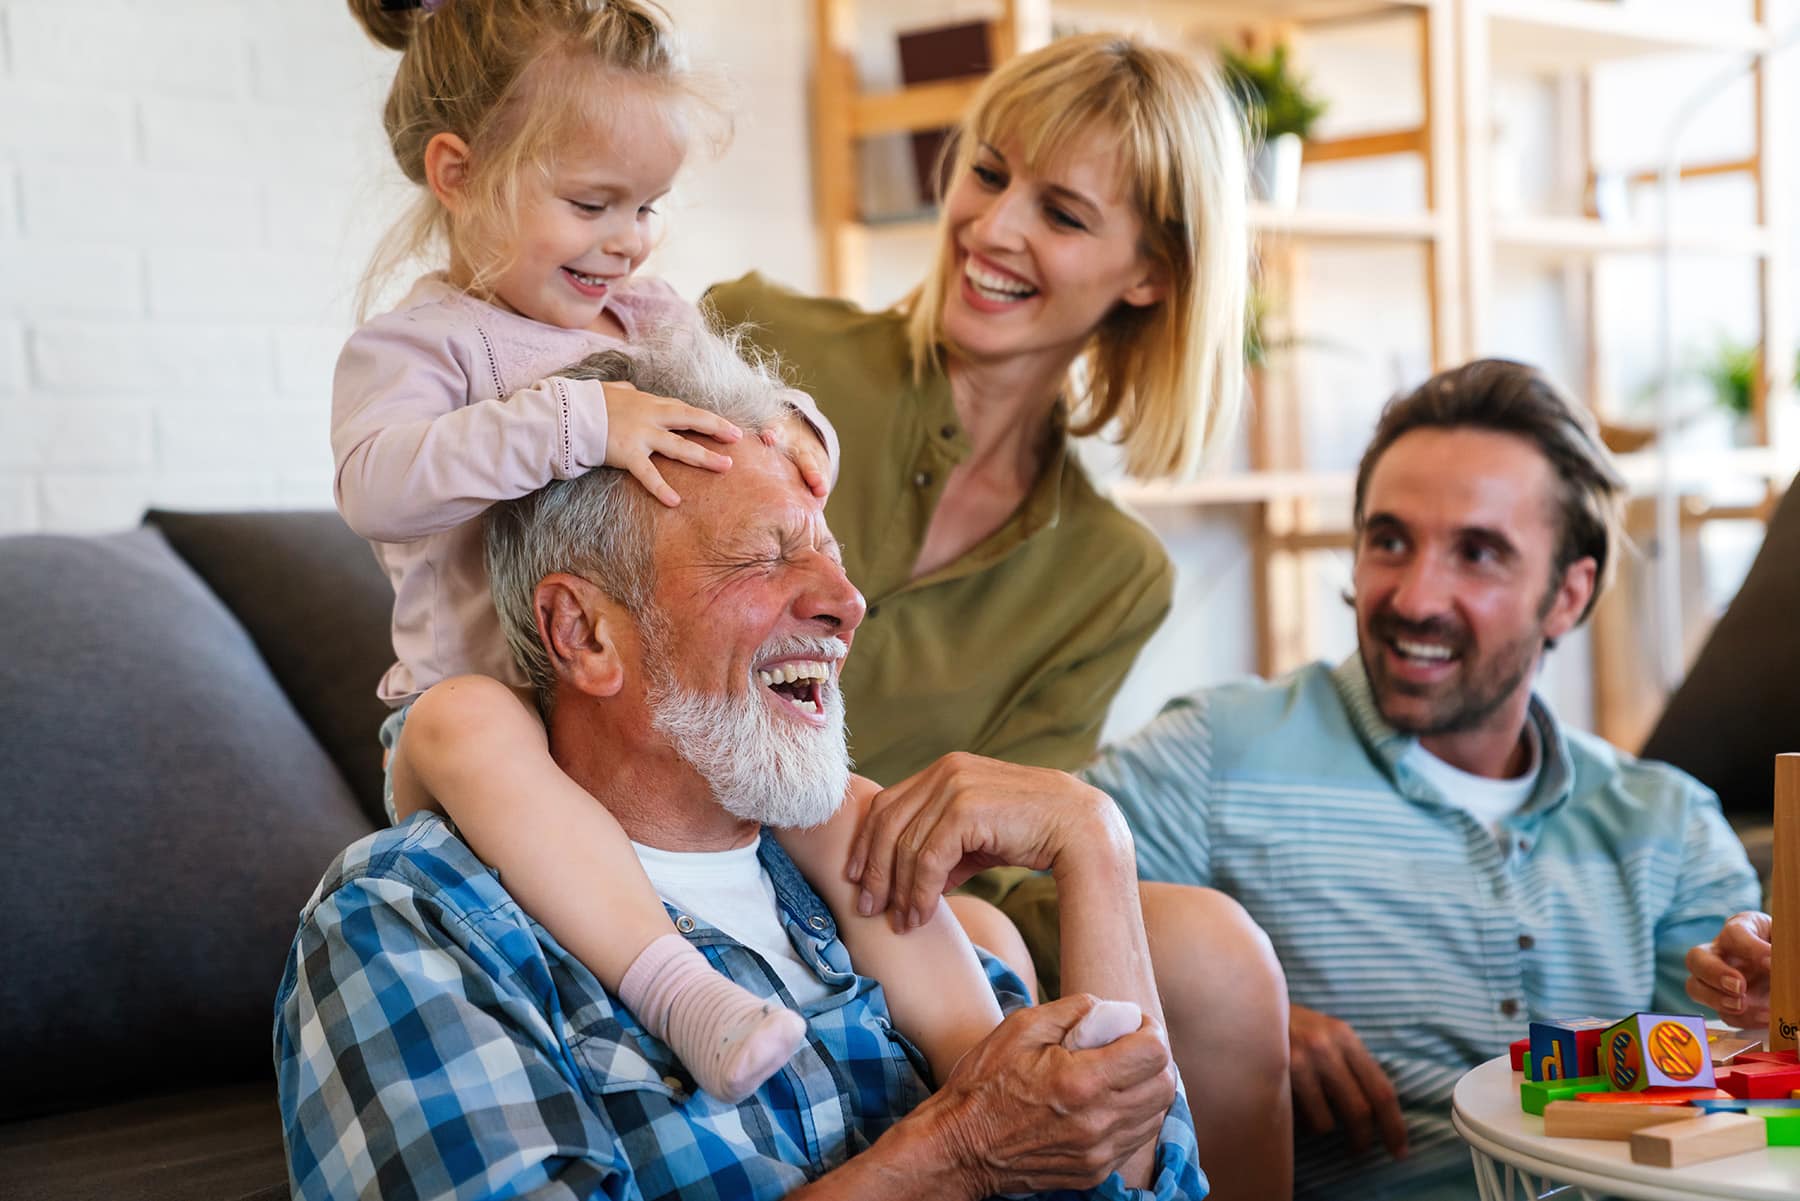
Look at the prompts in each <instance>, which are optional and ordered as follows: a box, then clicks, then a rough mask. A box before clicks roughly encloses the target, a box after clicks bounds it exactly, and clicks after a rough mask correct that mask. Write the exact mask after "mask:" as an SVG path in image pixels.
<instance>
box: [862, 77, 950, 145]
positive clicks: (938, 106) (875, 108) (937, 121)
mask: <svg viewBox="0 0 1800 1201" xmlns="http://www.w3.org/2000/svg"><path fill="white" fill-rule="evenodd" d="M981 84H982V80H981V78H979V77H977V78H974V79H947V80H944V81H942V82H940V83H916V84H913V85H912V86H911V87H906V88H901V89H899V90H898V91H892V92H864V93H862V94H861V95H859V96H857V97H856V99H855V101H854V102H853V104H852V107H851V112H850V133H851V136H853V137H859V138H866V137H871V136H873V135H875V134H883V133H910V132H912V131H914V130H920V129H942V128H943V127H944V126H946V125H955V124H956V123H957V122H958V121H960V120H962V115H963V113H964V112H965V111H967V109H968V107H969V104H970V102H971V101H973V100H974V99H975V93H976V91H977V90H979V89H980V87H981Z"/></svg>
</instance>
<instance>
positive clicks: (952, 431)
mask: <svg viewBox="0 0 1800 1201" xmlns="http://www.w3.org/2000/svg"><path fill="white" fill-rule="evenodd" d="M938 433H939V434H940V435H941V436H943V437H945V438H954V437H956V427H955V426H954V425H946V426H945V427H944V428H943V429H941V430H939V431H938Z"/></svg>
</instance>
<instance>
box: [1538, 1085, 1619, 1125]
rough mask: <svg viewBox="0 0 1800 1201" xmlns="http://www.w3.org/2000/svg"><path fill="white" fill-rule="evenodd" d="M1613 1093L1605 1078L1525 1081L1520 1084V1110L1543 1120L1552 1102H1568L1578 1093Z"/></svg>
mask: <svg viewBox="0 0 1800 1201" xmlns="http://www.w3.org/2000/svg"><path fill="white" fill-rule="evenodd" d="M1612 1091H1613V1089H1612V1086H1611V1085H1610V1084H1608V1083H1607V1082H1606V1077H1605V1076H1581V1077H1578V1078H1576V1079H1574V1080H1525V1081H1521V1082H1520V1084H1519V1108H1520V1109H1523V1110H1524V1111H1525V1112H1526V1113H1529V1114H1536V1115H1537V1116H1538V1117H1540V1118H1541V1117H1543V1116H1544V1106H1546V1105H1548V1104H1550V1102H1552V1101H1567V1100H1569V1099H1571V1098H1572V1097H1574V1096H1575V1094H1576V1093H1610V1092H1612Z"/></svg>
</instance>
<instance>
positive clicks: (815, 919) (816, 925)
mask: <svg viewBox="0 0 1800 1201" xmlns="http://www.w3.org/2000/svg"><path fill="white" fill-rule="evenodd" d="M806 924H807V925H809V926H811V927H812V928H813V929H815V930H823V929H824V928H825V919H824V918H822V917H820V916H819V915H818V914H816V913H815V914H813V915H812V916H811V917H809V918H807V919H806Z"/></svg>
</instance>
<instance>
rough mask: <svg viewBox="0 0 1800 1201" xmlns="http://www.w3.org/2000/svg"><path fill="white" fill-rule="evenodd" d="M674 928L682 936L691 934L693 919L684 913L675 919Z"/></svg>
mask: <svg viewBox="0 0 1800 1201" xmlns="http://www.w3.org/2000/svg"><path fill="white" fill-rule="evenodd" d="M675 928H676V929H677V930H679V931H681V932H682V933H683V934H692V933H693V932H694V919H693V918H691V917H689V916H688V915H687V914H685V913H684V914H682V915H681V916H680V917H678V918H676V919H675Z"/></svg>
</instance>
